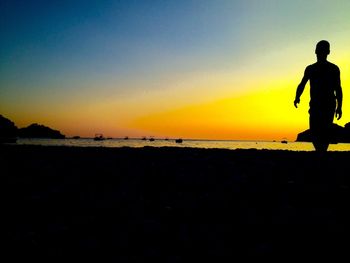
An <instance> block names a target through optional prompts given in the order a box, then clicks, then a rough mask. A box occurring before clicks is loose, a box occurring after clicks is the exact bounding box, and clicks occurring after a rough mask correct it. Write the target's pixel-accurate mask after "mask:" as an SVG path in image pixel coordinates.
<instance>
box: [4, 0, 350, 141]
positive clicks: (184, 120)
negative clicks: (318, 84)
mask: <svg viewBox="0 0 350 263" xmlns="http://www.w3.org/2000/svg"><path fill="white" fill-rule="evenodd" d="M349 10H350V1H349V0H335V1H325V0H323V1H321V0H309V1H305V0H293V1H290V0H231V1H228V0H227V1H224V0H215V1H213V0H201V1H200V0H198V1H191V0H186V1H183V0H176V1H175V0H173V1H170V0H169V1H166V0H163V1H160V0H149V1H146V0H144V1H133V0H125V1H123V0H120V1H117V0H110V1H103V0H99V1H98V0H96V1H89V0H84V1H83V0H75V1H71V0H69V1H66V0H59V1H58V0H51V1H47V0H42V1H34V0H27V1H26V0H22V1H19V0H1V1H0V114H2V115H3V116H5V117H7V118H9V119H11V120H12V121H14V122H15V123H16V125H17V126H18V127H24V126H27V125H29V124H31V123H34V122H35V123H40V124H44V125H46V126H49V127H51V128H53V129H57V130H60V131H61V132H62V133H63V134H65V135H67V136H73V135H80V136H88V137H92V136H94V135H95V133H103V134H104V135H105V136H109V137H124V136H129V137H141V136H155V137H169V138H176V137H181V138H197V139H244V140H281V139H284V138H286V139H288V140H295V139H296V136H297V133H299V132H301V131H303V130H305V129H307V128H308V113H307V111H308V103H309V85H307V87H306V89H305V92H304V94H303V96H302V97H301V104H300V106H299V108H298V109H295V108H294V106H293V100H294V96H295V90H296V87H297V85H298V83H299V82H300V80H301V78H302V76H303V72H304V69H305V67H306V66H307V65H309V64H312V63H314V62H315V61H316V57H315V54H314V50H315V45H316V43H317V42H318V41H319V40H321V39H327V40H328V41H329V42H330V44H331V54H330V55H329V58H328V59H329V61H331V62H333V63H335V64H337V65H338V66H339V68H340V71H341V81H342V88H343V93H344V105H343V118H342V119H341V120H340V121H336V123H337V124H339V125H344V124H345V123H347V122H350V93H349V92H348V90H349V88H350V16H349Z"/></svg>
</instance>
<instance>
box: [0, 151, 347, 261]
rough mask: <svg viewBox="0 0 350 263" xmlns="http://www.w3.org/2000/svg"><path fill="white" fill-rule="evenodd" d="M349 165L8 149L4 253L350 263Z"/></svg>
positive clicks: (274, 156)
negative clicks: (342, 260) (304, 258)
mask: <svg viewBox="0 0 350 263" xmlns="http://www.w3.org/2000/svg"><path fill="white" fill-rule="evenodd" d="M349 160H350V152H328V153H327V154H326V155H325V156H319V155H318V154H316V153H315V152H290V151H278V150H276V151H272V150H269V151H268V150H223V149H195V148H152V147H145V148H139V149H137V148H78V147H47V146H46V147H45V146H25V145H5V146H4V145H3V146H0V161H1V181H2V183H1V184H2V185H3V186H4V193H5V195H4V198H3V201H4V202H3V203H4V205H3V209H2V210H3V211H2V212H3V213H2V214H3V218H5V223H3V228H4V229H3V231H5V235H4V237H5V242H6V246H5V247H4V248H5V251H7V252H8V253H9V254H11V255H12V256H13V257H18V256H25V257H26V258H30V257H38V256H40V257H44V258H46V259H57V258H61V257H63V258H68V257H69V258H71V257H72V256H77V257H79V258H80V259H82V258H83V257H88V258H92V257H96V258H99V259H102V258H103V257H106V258H111V259H114V260H116V261H117V262H130V261H136V262H140V261H145V260H150V259H160V260H161V261H162V262H183V261H185V260H188V259H192V260H202V259H208V258H211V259H215V260H216V261H222V260H221V259H237V258H239V257H251V256H277V257H281V256H282V259H286V258H290V257H294V256H296V257H299V256H301V255H309V256H312V257H315V256H320V257H324V256H338V255H346V256H347V257H348V249H349V247H350V246H349V245H350V236H349V234H350V231H349V226H350V212H349V209H350V208H349V207H350V206H349V201H348V200H350V198H349V193H350V190H349V168H348V167H349V166H348V165H349V163H350V162H349ZM283 261H284V260H283Z"/></svg>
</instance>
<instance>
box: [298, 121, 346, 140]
mask: <svg viewBox="0 0 350 263" xmlns="http://www.w3.org/2000/svg"><path fill="white" fill-rule="evenodd" d="M296 141H297V142H311V141H312V139H311V131H310V129H308V130H305V131H303V132H301V133H299V134H298V137H297V140H296ZM338 142H340V143H342V142H343V143H350V122H348V123H347V124H345V127H342V126H339V125H337V124H334V123H333V126H332V131H331V143H338Z"/></svg>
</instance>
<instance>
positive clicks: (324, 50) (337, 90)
mask: <svg viewBox="0 0 350 263" xmlns="http://www.w3.org/2000/svg"><path fill="white" fill-rule="evenodd" d="M329 46H330V45H329V43H328V42H327V41H326V40H321V41H320V42H318V43H317V45H316V51H315V53H316V56H317V62H316V63H314V64H312V65H309V66H307V67H306V69H305V73H304V77H303V79H302V80H301V82H300V84H299V85H298V88H297V91H296V95H295V100H294V106H295V107H296V108H297V107H298V103H299V102H300V96H301V94H302V93H303V91H304V88H305V84H306V83H307V81H308V80H310V109H309V114H310V119H309V125H310V130H311V136H312V143H313V145H314V147H315V149H316V151H327V149H328V145H329V143H330V136H331V129H332V124H333V118H334V114H335V116H336V117H337V119H338V120H339V119H340V118H341V116H342V100H343V93H342V88H341V85H340V71H339V68H338V67H337V66H336V65H334V64H332V63H330V62H328V61H327V56H328V54H329V52H330V49H329Z"/></svg>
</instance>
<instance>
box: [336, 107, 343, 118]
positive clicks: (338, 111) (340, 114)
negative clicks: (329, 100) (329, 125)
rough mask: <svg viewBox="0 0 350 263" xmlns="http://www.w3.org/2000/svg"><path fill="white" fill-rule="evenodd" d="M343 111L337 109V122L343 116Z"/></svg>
mask: <svg viewBox="0 0 350 263" xmlns="http://www.w3.org/2000/svg"><path fill="white" fill-rule="evenodd" d="M342 114H343V113H342V111H341V109H340V108H337V110H336V111H335V117H336V118H337V120H339V119H340V118H341V116H342Z"/></svg>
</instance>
